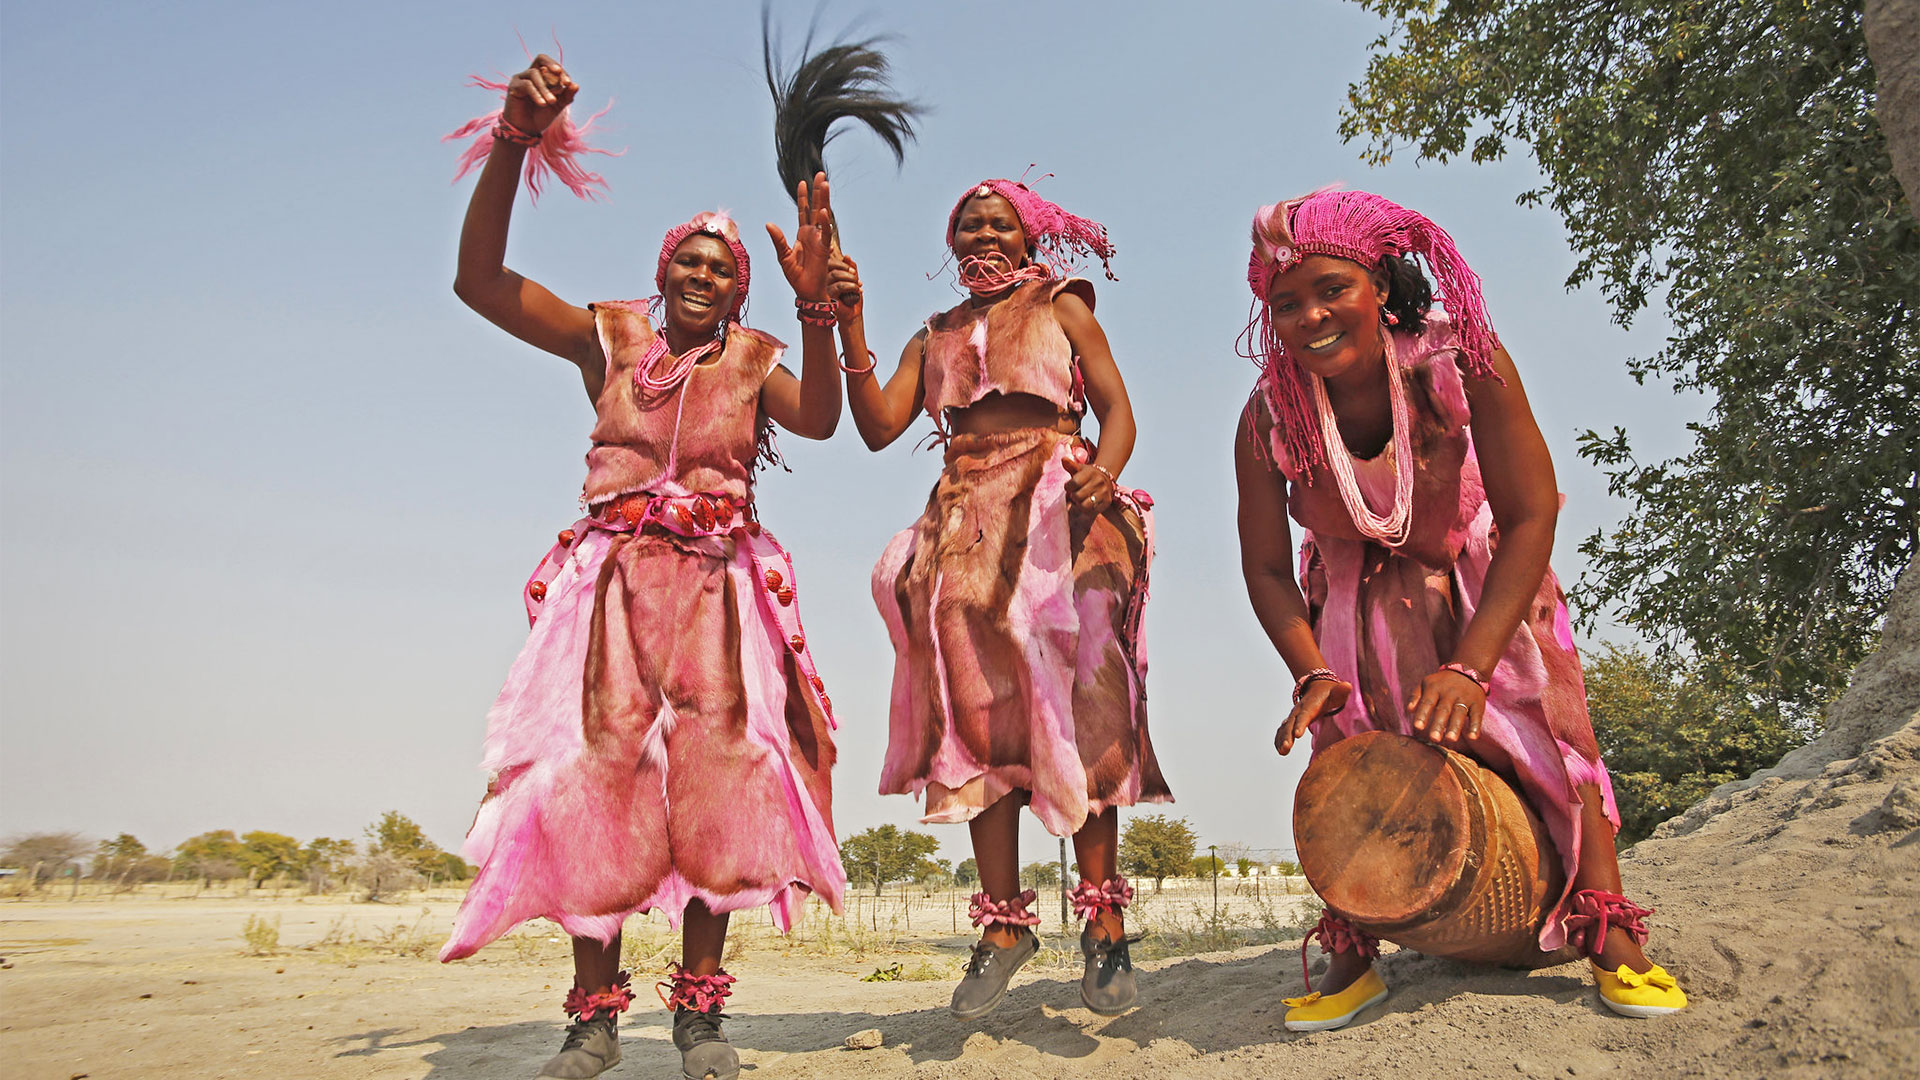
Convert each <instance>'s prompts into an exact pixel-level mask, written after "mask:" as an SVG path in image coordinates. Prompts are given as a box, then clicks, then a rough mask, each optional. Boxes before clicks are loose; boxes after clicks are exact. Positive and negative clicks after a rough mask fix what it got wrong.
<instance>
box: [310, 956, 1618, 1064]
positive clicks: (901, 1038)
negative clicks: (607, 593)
mask: <svg viewBox="0 0 1920 1080" xmlns="http://www.w3.org/2000/svg"><path fill="white" fill-rule="evenodd" d="M1298 955H1299V954H1298V953H1297V951H1295V949H1293V948H1288V947H1280V948H1276V949H1273V950H1270V951H1267V952H1264V953H1261V954H1259V955H1256V956H1251V957H1242V958H1239V959H1232V960H1207V959H1191V960H1183V961H1180V962H1177V963H1174V964H1170V965H1168V966H1166V967H1164V968H1161V969H1159V970H1157V971H1144V972H1141V980H1140V981H1141V992H1140V1005H1139V1007H1138V1008H1135V1009H1134V1010H1132V1011H1131V1012H1128V1013H1127V1014H1125V1015H1123V1016H1117V1017H1112V1018H1108V1017H1102V1016H1097V1015H1095V1014H1094V1013H1092V1012H1090V1011H1089V1010H1087V1009H1086V1008H1085V1007H1084V1006H1082V1005H1081V1003H1080V994H1079V985H1078V979H1077V978H1073V977H1059V976H1053V975H1052V973H1049V976H1050V977H1047V978H1041V979H1037V980H1034V981H1032V982H1028V983H1026V984H1024V985H1022V986H1019V987H1018V988H1016V989H1015V990H1014V991H1013V992H1012V993H1010V994H1008V995H1007V1000H1006V1001H1005V1002H1003V1003H1002V1004H1001V1006H1000V1008H999V1009H997V1010H995V1011H994V1013H993V1014H992V1015H990V1016H987V1017H985V1018H983V1019H980V1020H977V1021H973V1022H970V1023H962V1022H960V1021H957V1020H955V1019H953V1018H952V1017H951V1016H949V1015H948V1013H947V1011H946V1009H945V1008H928V1009H916V1010H912V1011H908V1012H893V1013H878V1012H870V1011H863V1010H854V1011H845V1012H800V1013H776V1014H739V1015H735V1016H733V1017H732V1018H731V1019H729V1020H728V1021H727V1036H728V1038H729V1039H730V1040H731V1041H732V1042H733V1044H734V1045H735V1046H736V1047H738V1048H740V1049H741V1050H742V1051H743V1052H747V1054H748V1056H749V1057H751V1056H753V1055H755V1054H780V1055H785V1054H814V1053H818V1052H821V1051H832V1050H835V1049H836V1048H838V1047H839V1046H840V1045H841V1044H842V1043H843V1042H844V1041H845V1040H846V1037H847V1036H849V1035H851V1034H853V1033H854V1032H856V1031H861V1030H864V1029H867V1028H878V1029H880V1031H881V1032H882V1034H883V1035H884V1036H885V1039H886V1046H887V1047H888V1048H890V1049H892V1050H893V1051H895V1052H897V1053H904V1054H906V1056H907V1057H908V1058H909V1059H910V1060H911V1061H912V1062H913V1063H914V1064H915V1065H920V1064H924V1063H929V1062H947V1061H957V1060H959V1059H960V1058H961V1057H962V1056H963V1055H964V1054H965V1053H966V1051H967V1042H968V1040H969V1039H971V1038H974V1037H975V1036H976V1035H977V1034H983V1035H986V1036H988V1037H990V1038H992V1039H995V1040H1000V1041H1006V1042H1016V1043H1022V1044H1025V1045H1027V1046H1029V1047H1032V1048H1033V1049H1034V1050H1036V1051H1038V1052H1040V1053H1043V1054H1047V1055H1050V1056H1054V1057H1059V1058H1064V1059H1074V1058H1082V1057H1086V1056H1089V1055H1091V1054H1093V1053H1094V1052H1095V1051H1096V1050H1099V1049H1100V1048H1101V1046H1102V1045H1103V1040H1121V1041H1123V1042H1125V1043H1129V1044H1131V1046H1130V1047H1127V1048H1126V1049H1129V1050H1131V1049H1139V1048H1143V1047H1145V1046H1147V1045H1148V1044H1149V1043H1151V1042H1153V1041H1154V1040H1156V1039H1175V1040H1178V1041H1180V1042H1183V1043H1186V1044H1187V1045H1189V1046H1191V1047H1193V1048H1194V1049H1195V1050H1197V1051H1199V1052H1200V1053H1203V1054H1216V1053H1226V1052H1230V1051H1234V1050H1239V1049H1243V1048H1245V1047H1249V1046H1258V1045H1264V1044H1272V1043H1275V1042H1286V1041H1290V1040H1293V1039H1298V1038H1310V1037H1311V1036H1296V1035H1290V1034H1289V1033H1288V1032H1286V1031H1285V1030H1284V1029H1283V1028H1282V1026H1281V1021H1282V1019H1283V1018H1284V1016H1285V1014H1286V1006H1285V1005H1284V1004H1282V1002H1281V999H1282V998H1283V997H1285V996H1288V995H1292V994H1297V993H1300V992H1301V990H1300V973H1299V968H1298V966H1297V961H1298ZM1323 966H1324V965H1323V964H1316V967H1323ZM1056 970H1057V969H1056ZM1381 974H1382V975H1383V976H1384V977H1385V978H1386V980H1387V982H1388V985H1390V986H1392V987H1393V988H1394V995H1393V997H1392V998H1390V999H1389V1000H1388V1001H1387V1002H1386V1003H1384V1004H1383V1005H1381V1006H1379V1007H1377V1008H1374V1009H1369V1010H1367V1012H1366V1013H1363V1014H1362V1015H1361V1016H1360V1017H1359V1019H1357V1020H1356V1021H1355V1026H1364V1025H1366V1024H1369V1023H1372V1022H1374V1021H1376V1020H1379V1019H1380V1018H1382V1017H1385V1016H1390V1015H1394V1014H1399V1013H1407V1012H1412V1011H1415V1010H1418V1009H1421V1008H1423V1007H1425V1006H1427V1005H1430V1004H1435V1003H1438V1002H1442V1001H1445V1000H1448V999H1450V998H1453V997H1456V996H1458V995H1460V994H1463V993H1475V994H1484V995H1492V996H1500V997H1507V996H1526V997H1545V998H1549V999H1552V1000H1555V1001H1559V1002H1561V1003H1563V1004H1572V1003H1574V1002H1576V1001H1580V1000H1583V999H1584V998H1586V997H1588V996H1589V995H1590V992H1591V991H1590V987H1589V985H1588V982H1587V980H1586V979H1585V978H1584V977H1582V976H1583V974H1584V973H1583V972H1579V971H1577V970H1575V969H1573V968H1571V966H1569V967H1568V968H1567V969H1565V970H1564V971H1563V970H1560V969H1550V970H1548V971H1535V972H1525V971H1514V970H1505V969H1499V968H1487V967H1478V966H1475V965H1470V964H1461V963H1456V962H1453V961H1449V960H1443V959H1438V958H1435V957H1427V956H1421V955H1419V954H1416V953H1411V952H1399V953H1394V954H1392V955H1390V956H1387V957H1385V958H1383V959H1382V961H1381ZM1317 977H1318V972H1316V978H1317ZM1176 987H1177V988H1178V992H1177V993H1175V992H1174V988H1176ZM1162 988H1165V990H1164V992H1156V991H1160V990H1161V989H1162ZM885 995H886V990H884V989H882V988H881V987H880V986H879V985H876V987H875V991H874V997H875V1001H876V1004H878V1003H879V1002H880V1001H881V1000H883V999H884V997H885ZM671 1027H672V1018H671V1017H670V1016H669V1014H667V1013H666V1012H664V1011H662V1010H659V1009H654V1010H650V1011H646V1012H638V1013H634V1014H629V1015H628V1016H626V1017H623V1018H622V1023H621V1041H620V1046H621V1055H622V1062H623V1065H622V1067H623V1068H626V1069H629V1070H632V1074H633V1075H668V1076H671V1075H677V1072H678V1067H679V1060H680V1059H679V1054H678V1052H676V1051H675V1050H674V1048H673V1043H672V1041H671V1039H670V1038H669V1035H670V1031H671ZM418 1030H419V1029H412V1031H408V1030H407V1029H399V1028H377V1029H373V1030H370V1031H365V1032H361V1033H358V1034H355V1035H348V1036H342V1037H341V1038H340V1040H339V1041H340V1043H341V1044H342V1045H343V1047H344V1048H343V1049H341V1050H340V1051H338V1053H337V1054H336V1056H337V1057H343V1058H350V1057H362V1058H364V1057H374V1056H378V1055H382V1054H386V1053H391V1052H395V1051H408V1050H413V1051H416V1052H417V1048H420V1047H426V1046H432V1047H434V1049H432V1050H430V1051H428V1052H427V1053H425V1054H424V1055H421V1060H423V1061H425V1062H426V1063H427V1064H428V1065H430V1066H431V1067H432V1068H431V1070H430V1071H429V1072H428V1073H427V1074H426V1077H427V1080H454V1078H456V1077H457V1078H460V1080H470V1078H474V1077H501V1078H503V1080H505V1078H518V1077H525V1076H532V1075H534V1073H535V1072H537V1071H538V1069H539V1066H540V1065H541V1064H542V1063H544V1062H545V1061H546V1060H547V1058H548V1057H549V1056H551V1055H552V1054H553V1053H554V1052H555V1051H556V1050H558V1049H559V1046H560V1041H561V1038H562V1032H563V1027H562V1025H561V1024H559V1023H557V1022H547V1021H522V1022H518V1023H512V1024H499V1025H493V1026H484V1027H469V1028H465V1029H461V1030H456V1031H448V1032H444V1033H438V1034H430V1035H420V1034H418ZM403 1033H404V1034H412V1035H413V1036H414V1037H411V1038H399V1036H400V1035H402V1034H403ZM776 1060H777V1059H776ZM753 1068H754V1064H753V1063H752V1062H748V1063H747V1064H746V1066H745V1068H743V1070H742V1071H743V1072H744V1071H751V1070H752V1069H753Z"/></svg>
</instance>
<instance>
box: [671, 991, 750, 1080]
mask: <svg viewBox="0 0 1920 1080" xmlns="http://www.w3.org/2000/svg"><path fill="white" fill-rule="evenodd" d="M726 1018H727V1014H726V1013H723V1012H721V1011H720V1007H719V1006H718V1005H715V1006H714V1007H713V1011H712V1012H699V1011H697V1010H694V1009H686V1008H677V1009H675V1010H673V1045H675V1046H677V1047H679V1048H680V1072H681V1074H682V1075H684V1076H685V1077H686V1078H687V1080H709V1078H711V1080H733V1078H734V1077H736V1076H739V1075H740V1055H739V1054H736V1053H734V1052H733V1047H732V1045H730V1044H729V1043H728V1042H727V1037H726V1036H725V1035H723V1034H721V1032H720V1021H722V1020H725V1019H726Z"/></svg>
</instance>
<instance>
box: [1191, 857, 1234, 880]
mask: <svg viewBox="0 0 1920 1080" xmlns="http://www.w3.org/2000/svg"><path fill="white" fill-rule="evenodd" d="M1226 872H1227V861H1226V860H1225V859H1222V858H1218V857H1216V856H1213V855H1202V856H1200V857H1199V858H1196V859H1194V860H1193V862H1192V863H1190V864H1188V868H1187V873H1189V874H1192V875H1193V876H1194V877H1212V876H1214V875H1215V874H1224V873H1226Z"/></svg>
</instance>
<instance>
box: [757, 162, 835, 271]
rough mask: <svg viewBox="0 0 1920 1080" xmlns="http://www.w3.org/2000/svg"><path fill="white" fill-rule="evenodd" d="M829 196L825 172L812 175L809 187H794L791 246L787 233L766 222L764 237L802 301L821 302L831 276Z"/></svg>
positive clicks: (831, 220) (831, 221)
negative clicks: (796, 215) (794, 222)
mask: <svg viewBox="0 0 1920 1080" xmlns="http://www.w3.org/2000/svg"><path fill="white" fill-rule="evenodd" d="M831 198H832V194H831V192H830V190H829V189H828V186H827V174H826V173H823V172H821V173H814V174H813V182H812V183H811V184H807V183H801V184H795V185H794V191H793V201H794V205H795V207H796V208H797V209H798V211H799V217H798V221H797V223H796V224H795V226H794V231H793V246H791V247H789V246H787V234H786V233H784V232H781V231H780V226H778V225H775V224H773V223H772V222H768V223H767V237H768V239H770V240H772V241H773V252H774V255H775V256H776V257H778V258H779V260H780V271H781V272H782V273H784V274H786V275H787V284H788V285H791V286H792V287H793V295H794V296H795V297H797V298H799V299H801V300H824V299H826V296H827V279H828V277H829V274H830V262H831V254H830V252H829V251H828V233H829V230H830V229H831V228H832V226H833V203H832V201H831Z"/></svg>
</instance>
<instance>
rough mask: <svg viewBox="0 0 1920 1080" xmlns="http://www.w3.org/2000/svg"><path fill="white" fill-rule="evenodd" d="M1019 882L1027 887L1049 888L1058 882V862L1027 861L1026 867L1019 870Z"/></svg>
mask: <svg viewBox="0 0 1920 1080" xmlns="http://www.w3.org/2000/svg"><path fill="white" fill-rule="evenodd" d="M1020 884H1021V886H1023V887H1024V888H1028V889H1051V888H1053V887H1054V886H1056V885H1058V884H1060V864H1059V863H1053V862H1036V863H1028V864H1027V865H1026V868H1025V869H1023V870H1021V871H1020Z"/></svg>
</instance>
